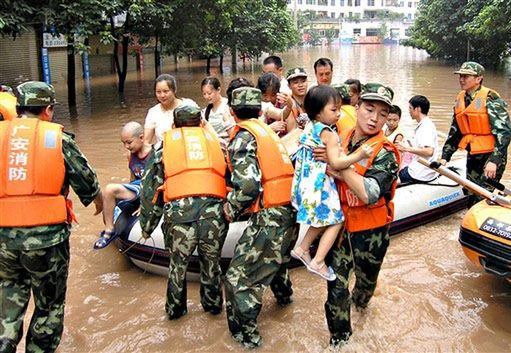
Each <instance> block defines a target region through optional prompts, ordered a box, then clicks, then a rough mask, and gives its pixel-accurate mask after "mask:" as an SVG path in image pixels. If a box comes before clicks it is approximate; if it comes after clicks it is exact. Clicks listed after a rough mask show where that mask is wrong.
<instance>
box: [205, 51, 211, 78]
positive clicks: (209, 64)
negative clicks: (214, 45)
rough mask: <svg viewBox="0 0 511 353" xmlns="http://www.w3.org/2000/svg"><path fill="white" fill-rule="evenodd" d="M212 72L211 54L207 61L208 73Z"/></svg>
mask: <svg viewBox="0 0 511 353" xmlns="http://www.w3.org/2000/svg"><path fill="white" fill-rule="evenodd" d="M210 73H211V55H208V60H207V61H206V75H208V76H209V75H210Z"/></svg>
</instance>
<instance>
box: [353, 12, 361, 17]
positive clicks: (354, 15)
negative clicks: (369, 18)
mask: <svg viewBox="0 0 511 353" xmlns="http://www.w3.org/2000/svg"><path fill="white" fill-rule="evenodd" d="M360 17H361V16H360V13H359V12H355V13H354V14H353V18H360Z"/></svg>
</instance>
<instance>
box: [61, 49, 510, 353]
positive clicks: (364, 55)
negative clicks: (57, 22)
mask: <svg viewBox="0 0 511 353" xmlns="http://www.w3.org/2000/svg"><path fill="white" fill-rule="evenodd" d="M322 56H326V57H329V58H331V59H332V60H333V61H334V65H335V67H334V82H340V81H344V80H345V79H347V78H359V79H361V80H362V81H363V82H368V81H379V82H382V83H385V84H387V85H389V86H391V87H392V88H393V89H394V91H395V103H397V104H398V105H400V106H401V108H402V109H403V112H404V114H403V118H402V122H403V124H404V125H405V126H406V127H407V129H408V130H410V129H411V128H412V127H413V123H412V120H411V118H410V117H409V116H408V114H407V113H406V112H407V106H408V103H407V102H408V99H409V98H410V97H411V96H412V95H416V94H422V95H425V96H427V97H428V98H429V99H430V101H431V103H432V107H431V112H430V116H431V117H432V118H433V120H434V121H435V123H436V124H437V127H438V129H439V131H440V133H441V141H442V142H443V140H444V139H445V136H446V133H447V131H448V128H449V124H450V120H451V114H452V106H453V102H454V99H455V96H456V93H457V92H458V90H459V86H458V83H457V76H456V75H453V74H452V71H454V67H451V66H446V65H444V64H442V63H439V62H437V61H434V60H431V59H429V58H428V57H427V55H426V54H425V53H424V52H422V51H418V50H413V49H410V48H404V47H397V46H378V45H376V46H372V45H368V46H342V47H335V48H314V49H308V50H302V49H297V50H292V51H290V52H287V53H285V54H283V55H282V57H283V59H284V64H285V68H291V67H293V66H303V67H305V69H306V70H307V72H309V74H310V76H309V81H310V82H311V83H312V82H314V81H315V79H314V75H313V69H312V66H313V63H314V61H315V60H316V59H317V58H319V57H322ZM213 70H215V68H213ZM260 71H261V69H260V65H259V64H249V63H247V64H246V66H245V67H244V68H243V67H242V66H238V74H234V73H233V72H232V70H230V68H229V67H227V66H226V70H225V74H224V76H223V77H222V78H221V82H222V84H223V90H224V92H225V87H226V86H227V84H228V82H229V81H230V80H231V79H232V78H234V77H236V76H238V75H243V76H245V77H247V78H249V79H250V80H252V82H255V81H256V79H257V76H258V75H259V73H260ZM164 72H168V73H171V74H174V75H175V76H176V78H177V82H178V94H179V95H180V96H183V97H188V98H192V99H194V100H195V101H196V102H197V103H199V104H200V105H201V106H204V105H205V103H204V101H203V99H202V97H201V93H200V82H201V80H202V79H203V78H204V77H205V63H204V62H192V63H189V62H188V61H186V60H183V62H181V63H179V66H178V70H177V71H175V68H174V67H173V66H169V67H165V70H164ZM144 77H145V80H138V78H139V77H138V76H137V74H136V73H130V75H129V77H128V81H127V85H126V94H125V101H124V102H121V100H120V99H119V97H118V95H117V88H116V79H115V77H113V76H112V77H98V78H93V79H92V80H91V82H89V83H88V84H83V83H82V82H79V83H77V90H78V92H79V93H78V97H77V100H78V107H77V111H76V118H72V119H71V118H68V116H69V113H68V112H67V111H66V109H67V108H66V106H65V105H62V106H60V107H58V110H57V113H58V118H57V121H58V122H59V123H61V124H63V125H65V127H66V130H68V131H70V132H73V133H74V134H76V140H77V142H78V144H79V145H80V147H81V149H82V150H83V152H84V153H85V154H86V155H87V157H88V158H89V161H90V162H91V164H92V165H93V166H94V167H95V168H96V170H97V172H98V174H99V178H100V181H101V184H102V185H103V186H104V185H106V184H107V183H110V182H125V181H128V178H129V173H128V170H127V161H126V159H125V152H124V150H123V147H122V145H121V143H120V137H119V131H120V128H121V127H122V125H123V124H124V123H126V122H128V121H131V120H136V121H139V122H141V123H143V121H144V118H145V114H146V113H147V109H148V108H149V107H151V106H152V105H154V104H155V103H156V101H155V98H154V96H153V83H152V77H153V70H152V69H151V70H146V72H145V73H144ZM485 84H486V85H488V86H489V87H492V88H494V89H495V90H497V91H499V92H500V94H501V95H502V96H503V98H504V99H506V100H507V101H508V102H509V101H511V83H510V80H509V79H508V78H506V77H504V75H502V74H496V73H493V72H488V73H487V74H486V76H485ZM57 89H58V93H57V94H58V97H59V100H60V101H62V102H65V101H66V98H65V87H57ZM509 170H510V169H509V168H508V172H507V173H506V174H505V176H504V180H505V181H507V182H508V183H510V182H511V174H510V172H509ZM75 204H76V205H77V207H76V211H77V215H78V218H79V220H80V224H79V225H77V226H76V227H75V229H74V232H73V235H72V237H71V247H72V258H71V270H70V275H69V288H68V296H67V306H66V322H65V332H64V337H63V341H62V343H61V346H60V349H59V351H60V352H105V353H107V352H108V353H113V352H169V351H171V352H184V351H186V352H197V351H201V352H220V351H242V349H241V348H240V347H239V346H238V345H237V344H236V343H235V342H234V341H233V340H231V338H230V336H229V333H228V330H227V326H226V319H225V314H223V313H222V314H221V315H219V316H217V317H213V316H210V315H209V314H204V313H203V312H202V309H201V307H200V304H199V297H198V286H197V284H196V283H189V286H188V289H189V293H188V298H189V299H188V308H189V314H188V315H187V316H186V317H184V318H182V319H180V320H178V321H176V322H171V321H168V320H167V319H166V316H165V312H164V304H165V290H166V279H165V278H163V277H158V276H154V275H151V274H147V273H143V272H142V271H140V270H139V269H137V268H135V267H134V266H132V265H131V264H130V263H129V261H128V260H127V259H126V258H125V257H124V256H122V255H121V254H119V253H118V251H117V250H116V249H115V248H114V246H110V247H108V248H107V249H105V250H102V251H93V250H92V243H93V241H94V240H95V238H96V236H97V234H98V233H99V231H100V230H101V229H102V224H101V220H100V218H99V217H92V213H93V211H92V209H85V208H83V207H82V206H81V205H79V202H78V201H77V200H76V202H75ZM462 215H463V213H462V212H461V213H458V214H456V215H455V216H453V217H450V218H449V219H442V220H439V221H437V222H435V223H433V224H430V225H427V226H422V227H420V228H417V229H414V230H411V231H408V232H406V233H404V234H402V235H401V236H398V237H396V238H394V239H392V242H391V245H390V248H389V250H388V255H387V257H386V259H385V262H384V264H383V268H382V272H381V276H380V281H379V284H378V288H377V291H376V295H375V297H374V298H373V300H372V302H371V305H370V306H369V308H368V310H367V312H366V313H364V314H359V313H354V314H353V329H354V335H353V337H352V339H351V340H350V343H349V345H348V346H346V347H345V348H344V349H343V350H342V351H343V352H344V351H345V352H433V351H435V352H452V351H455V352H509V351H511V327H510V325H509V317H511V285H510V284H509V283H508V282H506V281H504V280H501V279H498V278H496V277H494V276H490V275H487V274H483V273H481V271H480V270H478V269H477V268H475V266H473V265H471V263H469V261H468V260H466V259H465V257H464V255H463V253H462V250H461V248H460V246H459V244H458V241H457V236H458V227H459V224H460V220H461V218H462ZM291 276H292V280H293V283H294V289H295V295H294V303H293V304H292V305H291V306H289V307H288V308H284V309H282V308H280V307H278V306H277V305H276V303H275V301H274V299H273V297H272V296H271V294H270V293H269V292H268V293H266V296H265V297H264V305H263V310H262V313H261V315H260V317H259V323H260V329H261V333H262V335H263V338H264V344H263V347H262V348H261V349H259V350H258V351H261V352H277V351H280V352H323V351H328V347H327V342H328V337H329V334H328V330H327V327H326V321H325V318H324V309H323V303H324V301H325V298H326V284H325V282H324V281H321V280H320V279H318V277H317V276H311V275H310V274H308V273H307V271H305V270H304V269H295V270H292V272H291Z"/></svg>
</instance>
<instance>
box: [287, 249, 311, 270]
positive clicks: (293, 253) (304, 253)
mask: <svg viewBox="0 0 511 353" xmlns="http://www.w3.org/2000/svg"><path fill="white" fill-rule="evenodd" d="M298 249H300V250H301V254H298V253H297V252H296V251H295V250H291V256H292V257H294V258H295V259H297V260H300V261H301V262H302V263H303V264H304V265H305V266H306V267H308V266H309V262H308V261H307V260H306V259H305V258H304V255H307V254H308V253H309V251H305V250H303V249H302V248H301V247H297V248H296V250H298Z"/></svg>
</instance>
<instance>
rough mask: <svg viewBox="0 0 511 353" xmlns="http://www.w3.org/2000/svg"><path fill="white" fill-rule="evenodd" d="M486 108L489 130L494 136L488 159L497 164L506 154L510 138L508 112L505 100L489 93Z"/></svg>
mask: <svg viewBox="0 0 511 353" xmlns="http://www.w3.org/2000/svg"><path fill="white" fill-rule="evenodd" d="M486 108H487V110H488V117H489V119H490V126H491V132H492V134H493V135H494V136H495V149H494V150H493V153H492V154H491V156H490V158H489V161H490V162H493V163H495V164H497V165H498V164H500V163H501V162H502V159H503V158H504V157H506V156H507V148H508V146H509V142H510V140H511V123H510V121H509V113H508V111H507V104H506V102H504V101H503V100H502V99H501V98H500V97H496V98H492V96H491V93H490V95H489V96H488V101H487V104H486Z"/></svg>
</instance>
